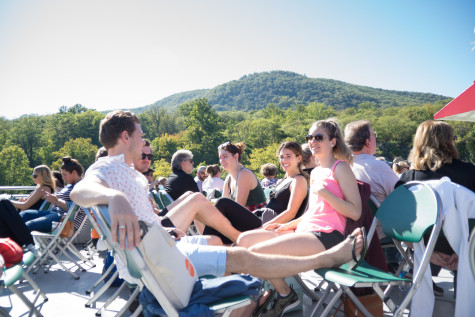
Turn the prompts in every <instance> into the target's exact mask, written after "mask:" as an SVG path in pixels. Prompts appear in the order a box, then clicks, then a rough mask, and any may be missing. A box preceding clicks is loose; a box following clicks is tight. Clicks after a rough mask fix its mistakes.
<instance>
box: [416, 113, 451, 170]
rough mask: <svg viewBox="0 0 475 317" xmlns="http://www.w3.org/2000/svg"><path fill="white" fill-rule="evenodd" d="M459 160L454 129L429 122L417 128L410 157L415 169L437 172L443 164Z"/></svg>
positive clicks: (441, 123) (439, 123) (445, 124)
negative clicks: (427, 169)
mask: <svg viewBox="0 0 475 317" xmlns="http://www.w3.org/2000/svg"><path fill="white" fill-rule="evenodd" d="M458 158H459V153H458V151H457V149H456V148H455V143H454V129H453V128H452V127H451V126H450V125H448V124H447V123H445V122H442V121H434V120H427V121H424V122H422V123H421V124H420V125H419V126H418V127H417V130H416V134H415V135H414V144H413V146H412V149H411V152H410V153H409V157H408V160H409V161H410V162H411V167H412V168H413V169H415V170H425V169H426V168H429V169H431V170H432V171H436V170H438V169H439V168H441V167H442V165H443V164H446V163H447V164H451V163H452V160H453V159H458Z"/></svg>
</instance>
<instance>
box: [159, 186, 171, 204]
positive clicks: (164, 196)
mask: <svg viewBox="0 0 475 317" xmlns="http://www.w3.org/2000/svg"><path fill="white" fill-rule="evenodd" d="M158 194H159V197H160V200H161V201H162V203H163V205H164V206H165V207H166V206H168V205H170V204H171V203H172V202H173V201H174V200H173V198H171V197H170V195H169V194H168V193H167V192H166V191H165V190H163V189H160V190H159V191H158Z"/></svg>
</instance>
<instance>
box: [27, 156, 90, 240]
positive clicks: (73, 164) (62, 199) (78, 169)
mask: <svg viewBox="0 0 475 317" xmlns="http://www.w3.org/2000/svg"><path fill="white" fill-rule="evenodd" d="M62 161H63V164H62V165H61V175H62V176H63V180H64V182H65V183H67V185H66V186H65V187H64V188H63V189H62V190H61V191H60V192H59V193H57V194H52V193H51V192H48V191H44V192H43V195H44V198H45V200H47V201H48V202H50V203H51V207H50V209H49V210H41V211H39V210H31V209H28V210H24V211H22V212H20V217H21V218H22V219H23V221H24V222H25V224H26V226H27V227H28V229H30V231H41V232H50V231H51V226H52V223H53V221H56V222H59V221H60V220H61V218H62V216H63V215H64V214H65V213H66V212H67V210H68V209H69V208H70V207H71V206H72V204H73V202H72V201H71V198H70V197H69V194H70V193H71V191H72V190H73V188H74V186H75V185H76V183H77V182H79V181H80V180H81V179H82V174H83V171H84V170H83V167H82V165H81V164H79V162H78V161H77V160H76V159H72V158H70V157H69V156H65V157H63V158H62Z"/></svg>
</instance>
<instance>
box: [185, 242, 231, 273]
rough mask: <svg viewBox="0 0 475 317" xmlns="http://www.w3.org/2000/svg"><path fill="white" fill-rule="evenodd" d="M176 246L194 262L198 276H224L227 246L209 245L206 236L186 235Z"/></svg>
mask: <svg viewBox="0 0 475 317" xmlns="http://www.w3.org/2000/svg"><path fill="white" fill-rule="evenodd" d="M176 246H177V247H178V249H180V251H181V252H182V253H183V254H185V255H186V256H187V257H188V258H189V259H190V261H191V263H193V266H194V267H195V270H196V273H197V274H198V276H204V275H213V276H216V277H221V276H224V273H225V272H226V248H225V247H223V246H214V245H208V243H207V242H206V238H205V237H204V236H186V237H183V238H181V239H180V240H179V241H177V243H176Z"/></svg>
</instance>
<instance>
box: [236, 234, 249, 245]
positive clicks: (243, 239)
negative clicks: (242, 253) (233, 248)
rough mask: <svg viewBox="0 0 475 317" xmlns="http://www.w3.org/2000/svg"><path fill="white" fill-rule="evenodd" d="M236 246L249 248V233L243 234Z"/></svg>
mask: <svg viewBox="0 0 475 317" xmlns="http://www.w3.org/2000/svg"><path fill="white" fill-rule="evenodd" d="M236 244H237V245H238V246H240V247H243V248H249V235H248V233H247V232H243V233H241V234H240V235H239V237H238V238H237V241H236Z"/></svg>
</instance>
